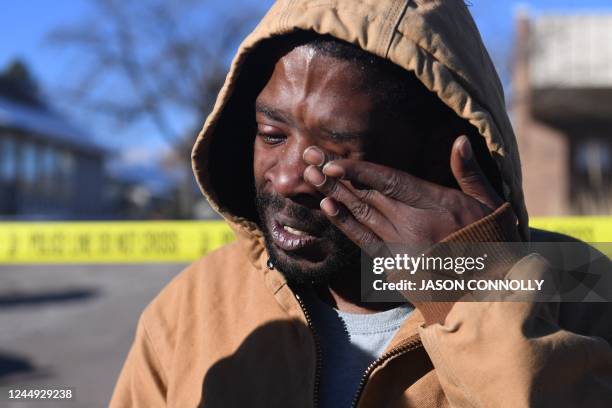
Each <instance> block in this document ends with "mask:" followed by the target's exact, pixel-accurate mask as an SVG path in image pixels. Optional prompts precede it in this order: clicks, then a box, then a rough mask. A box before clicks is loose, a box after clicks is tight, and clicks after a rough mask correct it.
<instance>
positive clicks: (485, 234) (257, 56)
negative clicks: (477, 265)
mask: <svg viewBox="0 0 612 408" xmlns="http://www.w3.org/2000/svg"><path fill="white" fill-rule="evenodd" d="M193 164H194V171H195V174H196V177H197V179H198V181H199V183H200V185H201V187H202V189H203V191H204V192H205V194H206V195H207V197H208V198H209V200H210V202H211V203H212V204H213V205H214V206H215V208H216V209H217V210H218V211H219V212H220V213H221V214H222V215H223V216H224V217H225V219H226V220H227V221H228V222H229V223H230V225H231V226H232V227H233V229H234V230H235V232H236V235H237V241H236V242H235V243H233V244H231V245H229V246H227V247H224V248H222V249H220V250H218V251H215V252H213V253H211V254H208V255H207V256H205V257H204V258H203V259H201V260H200V261H198V262H196V263H194V264H193V265H192V266H190V267H188V268H187V269H186V270H185V271H184V272H182V273H181V274H180V275H179V276H178V277H177V278H175V279H174V280H173V281H172V282H171V283H170V284H169V285H168V286H167V287H166V288H165V289H164V290H163V291H162V293H161V294H160V295H159V296H158V297H157V298H156V299H155V300H154V301H153V302H152V303H151V304H150V305H149V306H148V307H147V309H146V310H145V311H144V313H143V315H142V317H141V319H140V322H139V325H138V329H137V333H136V339H135V342H134V345H133V347H132V349H131V351H130V353H129V355H128V358H127V360H126V363H125V366H124V368H123V371H122V373H121V376H120V378H119V380H118V383H117V386H116V389H115V393H114V395H113V399H112V402H111V405H112V406H115V407H129V406H138V407H157V406H173V407H190V406H198V405H200V406H204V407H233V406H262V407H310V406H324V407H347V406H361V407H382V406H397V407H404V406H406V407H407V406H415V407H440V406H482V407H497V406H512V407H520V406H589V407H590V406H609V404H610V403H611V401H612V382H611V380H610V378H611V377H612V348H611V346H610V344H609V343H608V341H609V340H610V339H611V338H612V330H611V329H612V323H609V322H608V320H609V319H606V315H605V314H606V313H607V310H608V306H607V304H603V306H597V307H595V306H589V305H588V304H583V305H567V304H561V305H559V304H545V303H533V302H458V303H453V302H444V303H441V302H424V301H419V300H416V299H411V298H410V297H409V298H408V299H407V300H408V302H405V303H403V304H392V303H386V302H378V303H369V302H364V301H363V300H362V299H361V296H360V272H359V269H360V254H361V252H362V251H364V252H365V253H367V254H369V255H372V254H375V253H377V252H378V251H380V250H381V249H385V248H386V246H387V244H388V243H404V244H409V245H412V244H418V245H425V246H427V247H431V246H432V245H434V244H437V243H440V242H500V243H501V242H513V241H521V240H522V241H527V240H529V239H530V230H529V228H528V224H527V222H528V220H527V213H526V210H525V206H524V203H523V196H522V191H521V174H520V164H519V160H518V155H517V147H516V143H515V140H514V136H513V133H512V129H511V126H510V123H509V120H508V117H507V116H506V113H505V107H504V98H503V94H502V90H501V85H500V83H499V80H498V78H497V76H496V74H495V70H494V68H493V66H492V64H491V62H490V60H489V58H488V56H487V54H486V51H484V47H483V45H482V43H481V41H480V38H479V36H478V32H477V30H476V28H475V26H474V23H473V21H472V19H471V17H470V16H469V13H468V11H467V9H466V8H465V6H464V5H463V3H462V2H461V1H459V0H446V1H425V0H421V1H396V0H386V1H374V0H362V1H354V0H344V1H342V0H337V1H323V2H322V1H315V0H306V1H291V0H288V1H279V2H277V3H276V4H275V5H274V6H273V8H272V9H271V10H270V12H269V13H268V14H267V15H266V17H265V18H264V20H263V21H262V22H261V24H260V25H259V26H258V27H257V28H256V29H255V31H254V32H253V33H252V34H251V35H250V36H249V37H248V38H247V39H246V40H245V41H244V43H243V44H242V46H241V48H240V50H239V51H238V55H237V57H236V59H235V61H234V64H233V65H232V69H231V71H230V74H229V75H228V78H227V80H226V83H225V86H224V88H223V90H222V91H221V94H220V96H219V98H218V101H217V104H216V106H215V109H214V111H213V112H212V113H211V115H210V116H209V118H208V120H207V122H206V124H205V126H204V129H203V131H202V133H201V134H200V136H199V137H198V140H197V142H196V144H195V147H194V150H193ZM532 238H534V237H532ZM537 239H538V240H554V239H558V237H556V236H554V235H552V234H549V235H546V234H542V233H539V235H538V236H537ZM502 248H503V247H502ZM490 256H491V258H492V262H493V263H494V264H497V265H502V264H503V265H506V264H508V265H509V266H508V268H507V269H510V270H511V272H512V271H520V272H522V273H525V272H527V273H528V274H530V275H532V276H539V275H540V274H542V273H543V271H545V270H546V269H547V268H548V264H547V262H546V261H545V260H544V259H542V257H540V256H538V255H532V256H529V257H526V258H523V259H520V257H518V255H516V254H512V253H505V252H504V251H503V250H501V251H499V252H497V253H496V252H492V253H491V254H490ZM505 272H507V270H506V269H505V270H504V273H505ZM511 272H509V273H511Z"/></svg>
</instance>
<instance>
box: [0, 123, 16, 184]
mask: <svg viewBox="0 0 612 408" xmlns="http://www.w3.org/2000/svg"><path fill="white" fill-rule="evenodd" d="M16 154H17V151H16V149H15V141H14V140H13V138H12V137H11V136H9V135H7V134H2V135H0V180H2V181H14V180H15V176H16V174H17V169H16V163H17V160H16V158H15V156H16Z"/></svg>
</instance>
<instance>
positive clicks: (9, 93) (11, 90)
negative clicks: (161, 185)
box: [0, 63, 108, 219]
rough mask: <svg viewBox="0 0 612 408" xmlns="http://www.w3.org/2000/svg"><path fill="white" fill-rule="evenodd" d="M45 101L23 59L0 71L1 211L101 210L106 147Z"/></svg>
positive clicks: (71, 214) (28, 214)
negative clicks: (102, 147)
mask: <svg viewBox="0 0 612 408" xmlns="http://www.w3.org/2000/svg"><path fill="white" fill-rule="evenodd" d="M91 140H92V139H91V137H89V135H88V134H87V133H86V132H85V131H84V130H82V129H78V128H76V127H74V126H73V125H71V124H70V123H69V122H68V121H67V120H66V119H65V118H64V117H62V116H60V115H59V114H57V113H56V112H54V111H53V110H52V109H51V108H49V107H48V106H46V104H44V103H43V102H42V101H41V99H40V98H39V96H38V93H37V91H36V86H35V84H34V83H33V81H32V80H31V78H30V76H29V74H28V72H27V70H26V69H25V67H24V66H23V65H22V64H19V63H13V65H12V66H10V67H9V68H8V69H7V70H6V71H5V72H4V73H3V74H0V217H1V218H17V219H20V218H44V219H54V218H63V219H78V218H96V217H97V216H99V215H100V214H103V213H104V212H106V210H107V208H106V206H107V205H108V203H107V201H106V200H105V197H104V194H105V183H106V177H105V173H104V156H105V152H104V150H103V149H101V148H100V147H99V146H97V145H95V144H94V143H93V142H92V141H91Z"/></svg>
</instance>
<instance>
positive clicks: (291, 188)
mask: <svg viewBox="0 0 612 408" xmlns="http://www.w3.org/2000/svg"><path fill="white" fill-rule="evenodd" d="M311 144H312V143H311V141H310V140H308V139H307V138H299V137H290V138H288V140H287V142H286V143H285V145H284V146H283V147H282V148H281V149H279V152H278V157H277V160H276V163H275V165H274V166H273V167H272V168H271V169H269V170H268V172H267V174H266V178H267V179H268V181H269V182H270V183H271V184H272V187H273V189H274V191H275V192H276V193H277V194H279V195H282V196H284V197H287V198H293V199H296V198H298V197H311V198H314V197H318V196H319V195H320V193H319V192H318V191H317V190H316V189H315V188H314V187H313V186H312V185H311V184H310V183H307V182H306V181H305V180H304V170H305V169H306V167H308V164H307V163H306V162H304V159H303V158H302V155H303V153H304V150H305V149H306V148H307V147H308V146H310V145H311Z"/></svg>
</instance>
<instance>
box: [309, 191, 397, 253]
mask: <svg viewBox="0 0 612 408" xmlns="http://www.w3.org/2000/svg"><path fill="white" fill-rule="evenodd" d="M321 210H322V211H323V212H324V213H325V215H327V217H328V219H329V220H330V221H331V223H332V224H334V225H335V226H336V227H338V229H339V230H340V231H342V233H344V235H346V236H347V237H348V238H349V239H350V240H351V241H353V242H354V243H355V244H356V245H357V246H359V247H360V248H361V249H362V250H363V251H364V252H365V253H366V254H367V255H368V256H370V257H376V256H382V255H383V254H384V251H385V249H386V246H385V244H384V242H383V240H381V238H380V237H379V236H378V235H376V234H375V233H374V232H373V231H372V230H371V229H369V228H367V227H366V226H365V225H363V224H362V223H360V222H359V221H357V220H356V219H355V218H354V217H353V216H352V214H351V213H350V212H349V211H348V210H347V209H346V207H344V206H343V205H342V204H340V203H338V202H337V201H335V200H334V199H333V198H331V197H326V198H324V199H323V200H322V201H321Z"/></svg>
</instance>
